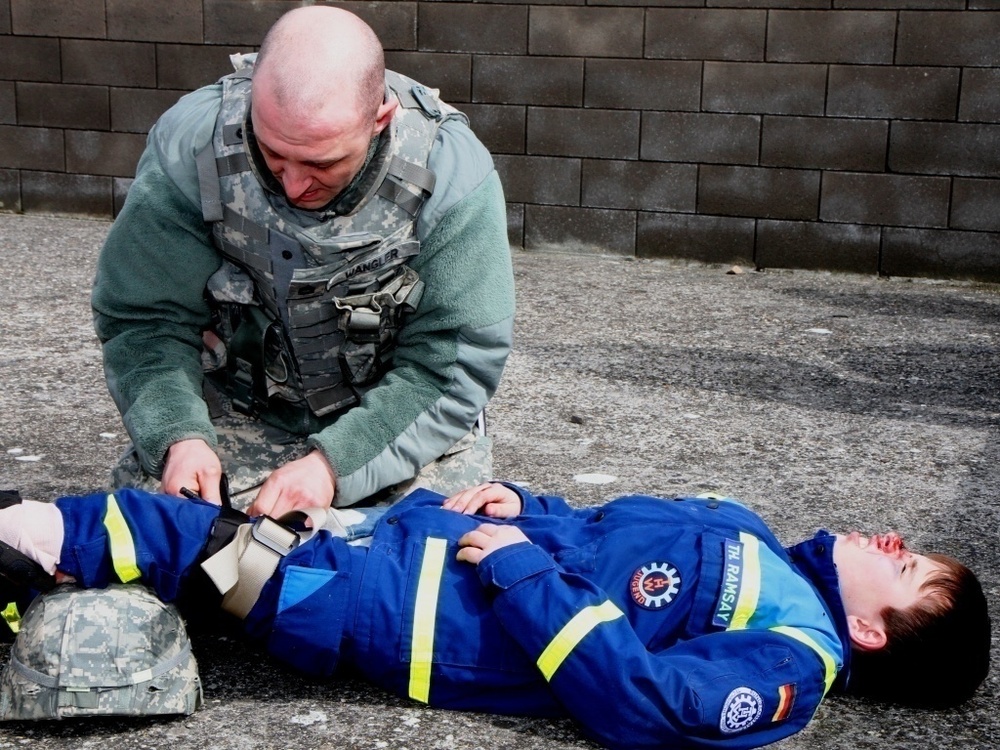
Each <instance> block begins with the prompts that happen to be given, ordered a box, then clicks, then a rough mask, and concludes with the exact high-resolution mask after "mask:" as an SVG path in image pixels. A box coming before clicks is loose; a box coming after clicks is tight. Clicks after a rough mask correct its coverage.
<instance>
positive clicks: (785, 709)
mask: <svg viewBox="0 0 1000 750" xmlns="http://www.w3.org/2000/svg"><path fill="white" fill-rule="evenodd" d="M794 703H795V685H792V684H788V685H782V686H781V687H779V688H778V708H777V709H775V711H774V716H772V717H771V721H772V722H777V721H784V720H785V719H787V718H788V716H789V714H791V713H792V704H794Z"/></svg>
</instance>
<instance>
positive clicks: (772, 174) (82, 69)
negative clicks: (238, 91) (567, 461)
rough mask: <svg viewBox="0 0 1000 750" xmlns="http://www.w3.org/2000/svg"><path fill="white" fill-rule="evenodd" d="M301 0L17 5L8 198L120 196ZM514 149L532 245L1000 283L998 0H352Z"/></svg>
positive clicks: (101, 205)
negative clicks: (207, 92)
mask: <svg viewBox="0 0 1000 750" xmlns="http://www.w3.org/2000/svg"><path fill="white" fill-rule="evenodd" d="M301 4H303V3H302V2H299V1H298V0H171V2H169V3H157V2H152V1H151V0H0V210H5V211H25V212H50V213H51V212H59V213H71V214H86V215H96V216H112V215H113V214H114V213H115V212H116V211H117V209H118V208H119V207H120V205H121V202H122V200H123V198H124V195H125V193H126V191H127V189H128V185H129V183H130V177H131V175H132V173H133V170H134V167H135V163H136V161H137V159H138V156H139V154H140V153H141V151H142V148H143V144H144V137H145V133H146V131H147V130H148V128H149V126H150V125H151V124H152V123H153V122H154V121H155V119H156V117H157V115H158V114H159V113H160V112H162V111H163V110H164V109H165V108H166V107H168V106H170V104H171V103H172V102H174V101H175V100H176V99H177V97H179V96H180V95H181V94H182V93H184V92H185V91H187V90H190V89H192V88H195V87H197V86H199V85H202V84H205V83H209V82H211V81H213V80H215V79H216V78H217V77H218V76H219V75H221V74H223V73H225V72H226V71H227V70H228V60H227V58H228V55H229V54H230V53H232V52H237V51H250V50H252V49H254V48H255V45H257V44H258V43H259V41H260V39H261V37H262V35H263V33H264V32H265V31H266V29H267V28H268V27H269V25H270V24H271V23H272V22H273V21H274V20H275V19H276V18H277V17H278V16H279V15H280V14H281V13H283V12H285V11H286V10H289V9H291V8H293V7H296V6H298V5H301ZM330 4H332V5H339V6H342V7H346V8H349V9H350V10H353V11H354V12H356V13H358V14H359V15H360V16H362V17H363V18H365V19H366V20H367V21H368V22H369V23H370V24H371V25H372V26H373V27H374V28H375V30H376V31H377V32H378V33H379V35H380V36H381V38H382V40H383V43H384V45H385V47H386V50H387V61H388V64H389V65H390V67H393V68H395V69H397V70H399V71H401V72H404V73H406V74H408V75H411V76H413V77H415V78H417V79H419V80H421V81H423V82H425V83H427V84H428V85H431V86H434V87H437V88H440V89H441V91H442V94H443V96H444V97H445V98H446V99H447V100H449V101H451V102H453V103H454V104H456V105H458V106H459V107H460V108H462V109H463V110H464V111H466V112H467V114H468V115H469V117H470V118H471V120H472V122H473V126H474V127H475V129H476V130H477V132H478V133H479V134H480V136H481V137H482V139H483V140H484V142H485V143H486V144H487V145H488V146H489V147H490V149H491V150H492V151H493V153H494V156H495V160H496V163H497V167H498V170H499V171H500V174H501V177H502V179H503V182H504V186H505V189H506V193H507V198H508V201H509V208H510V210H509V225H510V236H511V241H512V243H514V244H516V245H520V246H524V247H525V248H526V249H529V250H541V249H570V250H584V251H587V250H592V251H599V252H612V253H618V254H621V255H629V256H638V257H679V258H689V259H696V260H702V261H707V262H719V263H740V264H744V265H755V266H757V267H795V268H817V269H831V270H843V271H853V272H862V273H871V274H874V273H880V274H887V275H916V276H934V277H948V278H976V279H984V280H993V281H1000V42H998V40H1000V12H998V11H1000V2H998V0H533V1H531V0H477V1H475V2H448V1H446V0H418V1H414V2H407V1H405V0H399V1H395V2H340V3H330Z"/></svg>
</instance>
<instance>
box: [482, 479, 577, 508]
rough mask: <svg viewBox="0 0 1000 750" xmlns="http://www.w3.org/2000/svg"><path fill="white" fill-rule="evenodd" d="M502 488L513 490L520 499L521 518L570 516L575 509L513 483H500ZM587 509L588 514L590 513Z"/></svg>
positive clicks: (565, 503)
mask: <svg viewBox="0 0 1000 750" xmlns="http://www.w3.org/2000/svg"><path fill="white" fill-rule="evenodd" d="M500 484H502V485H503V486H504V487H506V488H508V489H511V490H513V491H514V492H516V493H517V496H518V497H520V498H521V515H523V516H572V515H574V514H576V513H577V512H578V511H577V509H575V508H573V507H571V506H570V505H569V504H568V503H567V502H566V501H565V500H563V499H562V498H561V497H556V496H554V495H533V494H531V493H530V492H528V490H526V489H525V488H524V487H521V486H520V485H517V484H514V483H513V482H500ZM592 511H593V508H589V509H588V512H592Z"/></svg>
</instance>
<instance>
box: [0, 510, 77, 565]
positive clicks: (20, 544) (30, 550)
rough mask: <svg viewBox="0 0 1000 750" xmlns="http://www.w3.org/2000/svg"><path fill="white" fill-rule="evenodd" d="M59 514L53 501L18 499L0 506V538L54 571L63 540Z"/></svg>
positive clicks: (60, 514)
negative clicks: (1, 507)
mask: <svg viewBox="0 0 1000 750" xmlns="http://www.w3.org/2000/svg"><path fill="white" fill-rule="evenodd" d="M63 534H64V527H63V518H62V513H61V512H60V511H59V508H57V507H56V506H55V504H54V503H40V502H38V501H36V500H22V501H21V502H20V503H19V504H17V505H11V506H8V507H6V508H4V509H3V510H0V541H3V542H6V543H7V544H9V545H10V546H11V547H14V548H15V549H16V550H17V551H18V552H20V553H22V554H24V555H27V556H28V557H30V558H31V559H32V560H34V561H35V562H37V563H38V564H39V565H41V566H42V568H44V569H45V572H46V573H49V574H50V575H52V574H54V573H55V572H56V566H57V565H58V564H59V556H60V553H61V552H62V543H63Z"/></svg>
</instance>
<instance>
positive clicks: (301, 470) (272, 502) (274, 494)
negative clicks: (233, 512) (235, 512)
mask: <svg viewBox="0 0 1000 750" xmlns="http://www.w3.org/2000/svg"><path fill="white" fill-rule="evenodd" d="M336 487H337V479H336V475H335V474H334V471H333V467H331V466H330V463H329V461H327V460H326V456H324V455H323V454H322V453H320V452H319V451H316V450H314V451H312V452H311V453H309V454H308V455H306V456H304V457H302V458H299V459H296V460H295V461H289V462H288V463H287V464H285V465H284V466H282V467H280V468H278V469H275V470H274V471H272V472H271V476H269V477H268V478H267V480H266V481H265V482H264V484H262V485H261V486H260V492H258V493H257V499H256V500H254V502H253V505H251V506H250V508H249V510H247V513H249V514H250V515H251V516H260V515H264V514H266V515H269V516H271V517H272V518H278V517H280V516H282V515H284V514H285V513H288V512H289V511H291V510H298V509H300V508H329V507H330V505H331V503H333V493H334V490H335V489H336Z"/></svg>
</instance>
